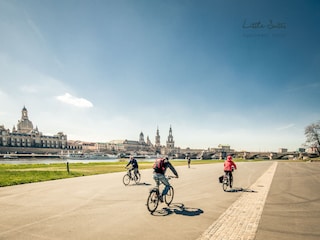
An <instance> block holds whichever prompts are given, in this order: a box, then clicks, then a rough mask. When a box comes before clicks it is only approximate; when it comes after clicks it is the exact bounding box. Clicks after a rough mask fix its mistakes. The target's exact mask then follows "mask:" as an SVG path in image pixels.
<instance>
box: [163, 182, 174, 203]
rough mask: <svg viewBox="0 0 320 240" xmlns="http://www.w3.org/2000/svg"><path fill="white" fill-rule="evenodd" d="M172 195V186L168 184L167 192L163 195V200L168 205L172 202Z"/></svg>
mask: <svg viewBox="0 0 320 240" xmlns="http://www.w3.org/2000/svg"><path fill="white" fill-rule="evenodd" d="M173 196H174V191H173V187H172V186H170V189H169V191H168V192H167V194H166V195H164V201H165V203H166V204H167V205H168V206H169V205H170V204H171V203H172V200H173Z"/></svg>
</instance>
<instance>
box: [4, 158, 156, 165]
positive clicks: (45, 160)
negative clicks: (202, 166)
mask: <svg viewBox="0 0 320 240" xmlns="http://www.w3.org/2000/svg"><path fill="white" fill-rule="evenodd" d="M119 160H120V159H118V158H110V159H63V158H14V159H1V158H0V164H51V163H67V162H69V163H90V162H100V163H101V162H118V161H119ZM137 160H138V162H139V161H144V162H153V161H154V160H155V159H152V158H143V159H137ZM125 161H129V159H127V160H125Z"/></svg>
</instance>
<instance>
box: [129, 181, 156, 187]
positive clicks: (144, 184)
mask: <svg viewBox="0 0 320 240" xmlns="http://www.w3.org/2000/svg"><path fill="white" fill-rule="evenodd" d="M150 185H151V183H146V182H143V183H130V184H128V185H126V187H133V186H150Z"/></svg>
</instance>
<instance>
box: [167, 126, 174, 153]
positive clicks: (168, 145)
mask: <svg viewBox="0 0 320 240" xmlns="http://www.w3.org/2000/svg"><path fill="white" fill-rule="evenodd" d="M167 148H169V149H173V148H174V141H173V136H172V128H171V125H170V129H169V136H168V140H167Z"/></svg>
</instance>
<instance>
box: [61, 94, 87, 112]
mask: <svg viewBox="0 0 320 240" xmlns="http://www.w3.org/2000/svg"><path fill="white" fill-rule="evenodd" d="M56 98H57V99H58V100H59V101H61V102H63V103H66V104H70V105H73V106H76V107H80V108H90V107H93V104H92V103H91V102H90V101H88V100H87V99H84V98H77V97H75V96H72V95H71V94H69V93H65V94H64V95H61V96H57V97H56Z"/></svg>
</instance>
